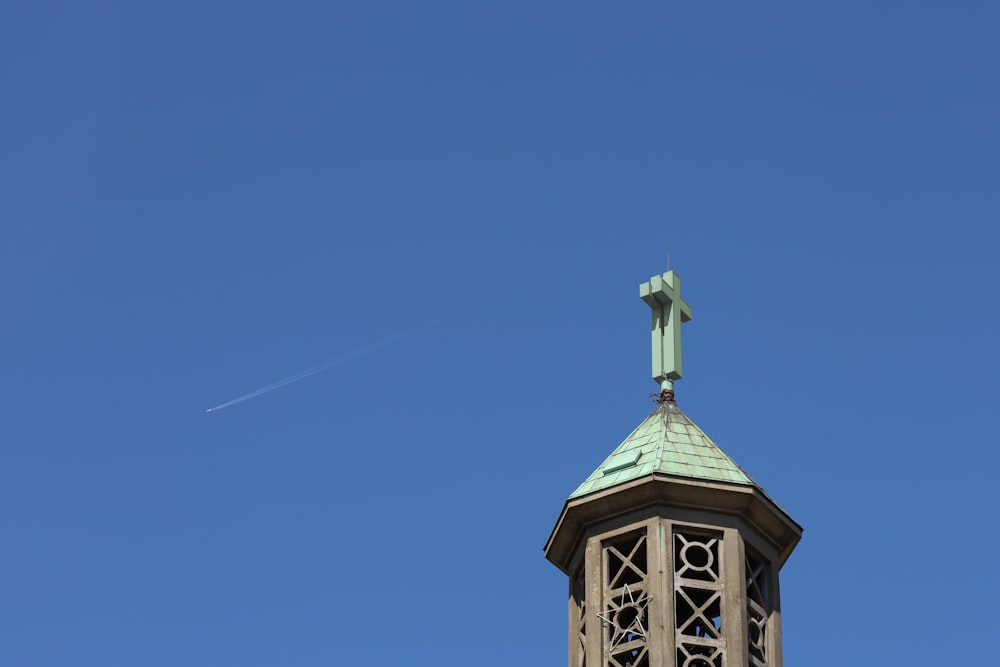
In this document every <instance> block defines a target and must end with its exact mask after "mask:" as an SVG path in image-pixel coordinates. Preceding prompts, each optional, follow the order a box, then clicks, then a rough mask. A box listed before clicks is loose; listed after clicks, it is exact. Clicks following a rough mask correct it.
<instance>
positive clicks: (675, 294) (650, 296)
mask: <svg viewBox="0 0 1000 667" xmlns="http://www.w3.org/2000/svg"><path fill="white" fill-rule="evenodd" d="M639 296H640V297H642V300H643V301H645V302H646V305H648V306H649V307H650V308H652V310H653V331H652V341H653V379H654V380H656V381H657V382H658V383H660V389H661V390H669V389H672V388H673V383H672V381H673V380H679V379H681V375H682V371H681V322H687V321H689V320H690V319H691V306H689V305H688V303H687V301H685V300H684V299H682V298H681V278H680V276H678V275H677V274H676V273H674V272H673V271H667V272H666V273H664V274H663V275H661V276H653V277H652V278H650V279H649V282H646V283H643V284H641V285H639Z"/></svg>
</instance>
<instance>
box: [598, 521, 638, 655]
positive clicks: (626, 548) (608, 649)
mask: <svg viewBox="0 0 1000 667" xmlns="http://www.w3.org/2000/svg"><path fill="white" fill-rule="evenodd" d="M603 560H604V586H603V589H604V604H603V609H602V610H601V611H600V612H598V614H597V615H598V617H599V618H600V619H601V621H602V624H603V626H604V641H603V644H604V659H605V664H606V665H607V666H608V667H649V646H648V642H647V639H646V633H647V631H648V629H649V612H648V606H649V602H650V601H651V598H650V596H649V577H648V572H649V566H648V562H647V561H648V555H647V545H646V531H645V530H641V531H636V532H634V533H630V534H628V535H626V536H624V537H622V538H619V539H616V540H614V541H613V542H609V543H606V544H605V545H604V559H603Z"/></svg>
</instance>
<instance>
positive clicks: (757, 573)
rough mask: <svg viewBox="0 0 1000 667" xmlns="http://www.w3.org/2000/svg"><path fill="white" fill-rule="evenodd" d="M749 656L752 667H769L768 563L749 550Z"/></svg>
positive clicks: (747, 562) (747, 570)
mask: <svg viewBox="0 0 1000 667" xmlns="http://www.w3.org/2000/svg"><path fill="white" fill-rule="evenodd" d="M744 565H745V567H746V576H747V581H746V586H747V654H748V655H749V656H750V667H767V641H766V640H767V616H768V600H767V563H765V562H764V561H763V560H762V559H760V558H757V557H756V556H754V555H753V554H751V553H750V551H749V550H747V554H746V562H745V563H744Z"/></svg>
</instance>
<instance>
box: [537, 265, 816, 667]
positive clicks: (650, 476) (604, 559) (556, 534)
mask: <svg viewBox="0 0 1000 667" xmlns="http://www.w3.org/2000/svg"><path fill="white" fill-rule="evenodd" d="M640 296H641V297H642V299H643V301H645V302H646V303H647V304H648V305H649V306H650V307H651V308H652V310H653V320H652V322H653V326H652V343H653V379H654V380H655V381H657V382H658V383H659V384H660V391H659V393H658V394H657V395H656V396H657V398H656V400H657V403H658V406H657V407H656V409H655V410H653V412H652V413H651V414H650V415H649V416H648V417H647V418H646V419H645V420H644V421H643V422H642V423H641V424H639V426H638V427H637V428H636V429H635V430H634V431H633V432H632V433H631V434H630V435H629V436H628V437H627V438H625V440H624V442H622V443H621V444H620V445H619V446H618V447H617V448H616V449H615V450H614V451H613V452H612V453H611V455H610V456H608V458H607V459H605V461H604V462H603V463H602V464H601V465H600V466H598V468H597V469H596V470H595V471H594V472H593V474H591V475H590V476H589V477H588V478H587V479H586V480H585V481H584V482H583V484H581V485H580V487H579V488H577V490H576V491H574V492H573V493H572V495H570V497H569V499H568V500H567V501H566V504H565V506H564V507H563V510H562V512H561V514H560V515H559V519H558V520H557V522H556V525H555V528H553V530H552V534H551V535H550V536H549V539H548V542H547V543H546V545H545V556H546V558H548V559H549V560H550V561H551V562H552V563H554V564H555V565H556V566H557V567H558V568H559V569H560V570H562V571H563V572H565V573H566V574H567V575H568V576H569V578H570V586H569V665H570V667H667V666H671V667H673V666H676V667H726V666H736V665H749V666H750V667H781V666H782V657H781V604H780V594H779V586H778V572H779V570H780V568H781V566H782V565H783V564H784V562H785V560H786V559H787V558H788V556H789V555H790V554H791V552H792V549H794V547H795V545H796V544H797V543H798V541H799V538H800V536H801V534H802V529H801V527H800V526H799V525H798V524H797V523H796V522H795V521H794V520H792V518H791V517H790V516H789V515H788V514H787V513H786V512H785V511H784V510H783V509H781V508H780V507H779V506H778V505H777V504H776V503H775V502H774V501H773V500H771V498H770V497H769V496H768V495H767V494H766V493H765V492H764V490H763V488H761V486H760V485H759V484H757V483H756V482H754V481H753V479H751V478H750V476H749V475H747V473H746V472H744V471H743V469H742V468H740V467H739V466H738V465H736V463H735V462H734V461H733V460H732V459H731V458H729V456H728V455H726V453H725V452H723V451H722V449H721V448H719V446H718V445H716V444H715V443H714V442H713V441H712V440H711V438H709V437H708V436H707V435H706V434H705V433H704V432H703V431H702V430H701V429H700V428H699V427H698V426H697V425H696V424H695V423H694V422H692V421H691V419H690V418H688V416H687V415H685V414H684V413H683V412H682V411H681V409H680V408H679V407H678V406H677V404H676V402H675V399H674V391H673V382H674V381H675V380H679V379H680V378H681V346H680V325H681V323H682V322H686V321H688V320H689V319H691V308H690V306H688V304H687V303H686V302H685V301H684V300H683V299H682V298H681V295H680V278H679V277H678V276H677V275H676V274H675V273H674V272H672V271H670V272H667V273H665V274H663V275H662V276H654V277H653V278H651V279H650V281H649V282H647V283H644V284H643V285H641V286H640Z"/></svg>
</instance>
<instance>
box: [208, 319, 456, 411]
mask: <svg viewBox="0 0 1000 667" xmlns="http://www.w3.org/2000/svg"><path fill="white" fill-rule="evenodd" d="M440 321H441V320H435V321H433V322H429V323H427V324H423V325H421V326H419V327H415V328H413V329H409V330H408V331H403V332H400V333H398V334H395V335H392V336H389V337H387V338H383V339H382V340H377V341H375V342H374V343H369V344H368V345H365V346H364V347H359V348H358V349H356V350H352V351H351V352H348V353H346V354H342V355H340V356H339V357H335V358H333V359H330V360H329V361H324V362H323V363H322V364H320V365H319V366H313V367H312V368H309V369H307V370H304V371H301V372H299V373H296V374H295V375H289V376H288V377H286V378H285V379H283V380H278V381H277V382H275V383H273V384H269V385H267V386H266V387H261V388H260V389H256V390H254V391H251V392H250V393H249V394H244V395H243V396H240V397H239V398H234V399H233V400H231V401H226V402H225V403H220V404H219V405H216V406H215V407H211V408H209V409H208V410H205V412H217V411H218V410H221V409H222V408H228V407H229V406H230V405H236V404H237V403H242V402H243V401H246V400H249V399H251V398H254V397H256V396H260V395H261V394H266V393H267V392H269V391H273V390H274V389H278V388H280V387H284V386H285V385H287V384H291V383H293V382H298V381H299V380H302V379H304V378H307V377H309V376H310V375H316V373H322V372H323V371H325V370H328V369H330V368H333V367H334V366H339V365H341V364H346V363H347V362H348V361H350V360H352V359H356V358H358V357H360V356H362V355H365V354H368V353H369V352H372V351H373V350H377V349H378V348H380V347H383V346H385V345H388V344H389V343H394V342H396V341H397V340H399V339H400V338H406V337H407V336H412V335H413V334H415V333H417V332H418V331H422V330H423V329H426V328H427V327H429V326H432V325H434V324H437V323H438V322H440Z"/></svg>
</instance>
